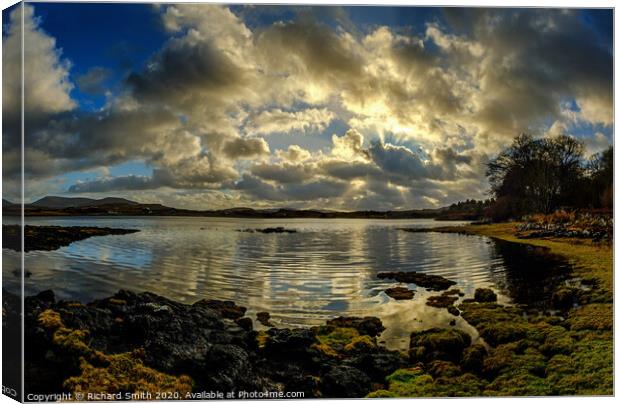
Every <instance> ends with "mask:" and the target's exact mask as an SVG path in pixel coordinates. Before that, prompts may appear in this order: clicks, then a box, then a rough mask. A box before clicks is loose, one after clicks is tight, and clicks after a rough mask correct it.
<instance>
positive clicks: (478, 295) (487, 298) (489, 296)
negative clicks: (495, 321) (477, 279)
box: [474, 288, 497, 303]
mask: <svg viewBox="0 0 620 404" xmlns="http://www.w3.org/2000/svg"><path fill="white" fill-rule="evenodd" d="M474 300H475V301H477V302H479V303H492V302H496V301H497V295H496V294H495V292H493V291H492V290H491V289H485V288H478V289H476V291H475V292H474Z"/></svg>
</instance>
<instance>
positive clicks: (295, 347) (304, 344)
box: [265, 328, 317, 357]
mask: <svg viewBox="0 0 620 404" xmlns="http://www.w3.org/2000/svg"><path fill="white" fill-rule="evenodd" d="M267 334H268V335H269V339H267V342H266V343H265V354H266V355H267V356H283V357H286V356H289V355H291V356H294V355H303V356H305V355H307V354H308V349H309V348H310V346H311V345H312V344H314V343H315V342H317V340H316V337H315V335H314V332H313V331H312V330H311V329H308V328H293V329H288V328H283V329H278V328H271V329H269V330H268V331H267Z"/></svg>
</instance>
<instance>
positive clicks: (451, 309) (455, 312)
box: [447, 306, 461, 321]
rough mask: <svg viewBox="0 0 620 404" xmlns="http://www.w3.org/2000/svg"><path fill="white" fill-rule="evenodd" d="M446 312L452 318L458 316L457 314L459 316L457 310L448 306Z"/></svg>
mask: <svg viewBox="0 0 620 404" xmlns="http://www.w3.org/2000/svg"><path fill="white" fill-rule="evenodd" d="M447 310H448V313H450V314H452V315H453V316H458V315H459V314H461V312H460V311H459V309H457V308H456V307H454V306H448V308H447ZM452 321H454V320H452Z"/></svg>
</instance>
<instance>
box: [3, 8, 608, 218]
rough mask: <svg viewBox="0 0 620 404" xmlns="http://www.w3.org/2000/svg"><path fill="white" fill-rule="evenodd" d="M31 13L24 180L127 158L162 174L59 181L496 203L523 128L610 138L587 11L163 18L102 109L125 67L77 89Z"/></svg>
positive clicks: (9, 113) (603, 48)
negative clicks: (504, 160) (407, 21)
mask: <svg viewBox="0 0 620 404" xmlns="http://www.w3.org/2000/svg"><path fill="white" fill-rule="evenodd" d="M25 10H26V13H27V15H26V16H25V17H26V27H25V28H26V32H27V34H28V38H33V40H28V41H27V50H26V57H27V59H28V63H26V68H27V72H26V76H27V78H28V77H32V79H33V80H34V81H33V83H35V84H36V85H28V86H26V89H27V91H30V93H28V94H27V103H26V104H27V105H26V108H27V110H26V113H27V115H28V117H29V119H28V122H27V125H28V127H27V131H26V136H27V137H26V143H27V149H26V153H25V158H26V161H27V166H26V170H27V171H26V172H27V175H28V176H29V178H31V179H32V180H33V181H39V182H45V181H48V183H50V184H51V182H52V181H56V182H54V183H55V184H56V183H57V182H58V180H59V179H61V178H63V175H64V174H66V173H70V172H76V171H92V170H99V169H101V168H102V167H103V168H108V167H113V166H114V165H117V164H122V163H124V162H127V161H140V162H142V163H143V164H145V165H146V166H147V167H149V168H151V169H152V170H153V174H152V175H150V176H141V175H135V174H134V175H131V174H129V175H125V176H120V177H109V176H102V177H99V178H94V179H91V180H89V181H82V182H79V183H75V184H71V186H69V187H68V188H67V184H64V185H63V186H64V187H65V188H64V189H68V190H69V192H72V193H98V192H101V193H113V192H117V191H123V192H125V193H128V194H132V193H134V194H132V195H138V196H139V197H140V198H142V199H143V200H153V198H158V200H162V201H163V200H166V201H171V202H175V201H176V202H179V203H182V204H191V203H204V202H205V201H209V203H215V204H222V205H226V206H230V205H231V204H233V205H241V204H247V205H252V204H255V205H260V206H269V205H270V204H271V205H287V206H298V207H303V206H312V205H315V206H316V205H317V204H320V205H321V206H324V207H331V208H341V209H350V208H351V207H355V208H368V209H372V208H383V209H387V208H411V207H428V206H439V205H442V204H449V203H452V202H454V201H456V200H458V199H460V198H472V197H484V196H485V189H486V187H487V184H486V180H485V177H484V164H485V162H486V161H488V159H489V158H490V157H491V156H493V155H494V153H496V152H497V151H498V150H500V149H501V148H502V147H505V146H506V145H508V144H509V143H510V141H511V139H512V137H513V136H515V135H516V134H518V133H520V132H522V131H533V132H535V133H538V134H540V135H541V136H542V135H545V134H547V135H551V134H553V133H559V132H562V133H567V134H571V135H573V136H576V137H580V138H582V139H584V140H585V142H586V144H587V145H588V150H600V149H601V148H603V147H605V145H606V144H608V143H609V142H610V140H609V135H608V134H609V131H610V130H611V128H612V125H613V116H612V110H613V107H612V106H613V103H612V101H613V98H612V79H613V76H612V62H613V55H612V52H611V48H610V46H609V45H606V44H604V43H603V42H602V41H601V40H600V38H599V37H598V34H597V32H596V31H595V30H594V29H592V27H591V25H588V24H587V23H586V22H585V21H584V19H583V18H582V15H580V12H579V10H558V9H549V10H547V9H445V10H444V15H443V16H441V17H438V18H437V19H434V20H433V21H427V22H426V23H425V24H423V25H418V26H416V27H404V28H402V29H401V28H395V27H390V26H382V25H369V26H356V25H355V24H354V22H353V21H352V20H351V19H350V18H348V17H347V15H346V12H345V10H343V9H333V10H332V9H315V8H307V7H301V8H291V9H287V10H288V11H289V12H287V13H282V12H281V11H282V9H280V8H276V9H275V11H274V9H269V10H271V11H269V13H271V14H270V16H271V17H272V18H265V19H261V18H259V17H260V13H261V11H260V9H257V10H251V11H249V10H241V11H239V10H238V9H236V8H235V9H230V8H228V7H225V6H219V5H202V4H200V5H198V4H174V5H167V6H162V7H161V8H160V9H159V10H160V14H161V15H160V16H161V22H162V26H163V28H164V29H165V30H166V32H167V33H168V34H169V38H168V39H167V40H166V41H165V42H164V43H163V44H162V46H161V48H160V49H159V50H157V51H155V52H154V53H153V54H152V55H151V56H150V57H149V58H148V60H146V61H144V62H145V63H144V66H143V67H142V68H137V69H134V70H133V71H128V72H123V77H126V78H125V79H124V80H122V81H121V82H120V83H119V84H118V88H119V91H117V92H115V94H114V95H113V96H110V97H109V98H108V99H107V101H106V105H105V106H104V107H103V108H101V109H100V110H99V111H95V112H89V111H86V110H84V109H82V108H80V106H79V105H78V104H77V101H76V100H73V99H72V98H71V96H70V94H71V91H72V89H73V88H74V87H75V86H77V87H78V88H79V89H80V91H81V92H83V93H87V94H96V93H101V92H102V91H103V90H105V88H104V85H105V84H106V82H107V80H110V74H112V73H114V76H118V75H117V74H116V72H111V71H106V70H105V69H103V68H101V67H97V66H93V67H89V66H80V70H79V71H85V72H86V73H84V74H83V75H81V76H78V77H77V78H76V80H75V83H72V82H71V81H70V79H69V77H70V76H69V72H70V70H71V62H70V61H68V60H66V59H65V58H63V56H62V53H61V51H60V49H61V47H62V44H57V43H56V41H55V39H54V38H53V37H52V36H51V35H50V34H49V33H45V32H44V31H42V29H41V28H40V26H39V23H38V20H37V18H36V17H35V15H34V10H36V5H35V6H34V8H33V6H26V8H25ZM233 10H234V11H233ZM265 10H267V9H265ZM265 12H267V11H265ZM256 13H258V14H259V15H258V16H256V15H255V14H256ZM291 14H292V15H293V16H294V17H292V18H291V17H290V15H291ZM18 20H19V19H18V18H17V16H16V14H15V11H14V12H13V15H12V22H11V25H10V28H9V31H8V33H7V35H5V36H4V37H3V41H4V47H3V59H4V61H5V63H4V65H3V74H4V75H5V77H15V75H16V74H18V70H17V69H18V63H16V60H17V59H16V58H15V57H14V56H15V55H18V53H19V44H20V42H21V41H20V38H19V35H18V34H19V31H20V30H19V29H18V27H17V25H16V22H17V21H18ZM265 21H275V22H269V23H266V22H265ZM134 65H135V64H134ZM28 82H29V83H30V81H28ZM16 83H18V81H17V80H11V81H10V82H9V85H8V86H5V87H3V101H4V104H5V108H4V111H3V113H4V115H5V117H6V118H5V121H4V124H3V140H4V141H5V145H8V146H9V147H7V148H6V149H5V151H4V155H3V157H4V161H5V167H3V173H4V174H5V176H6V175H9V174H16V173H18V172H19V170H18V169H19V162H20V152H19V148H18V146H19V143H20V142H19V137H18V136H16V134H17V133H18V131H17V130H18V128H19V125H18V124H19V120H18V119H17V118H18V113H19V105H18V100H19V94H18V90H19V89H18V86H16V85H14V84H16ZM5 84H6V82H5ZM333 128H336V129H334V131H337V132H338V133H337V134H334V135H333V136H331V142H329V140H330V135H332V133H331V132H329V133H328V132H327V131H328V130H329V131H331V130H332V129H333ZM590 129H591V131H592V132H593V133H591V134H589V135H584V133H583V132H584V130H590ZM597 132H600V133H597ZM58 183H60V182H58ZM39 189H45V187H44V186H43V185H42V186H41V187H40V188H39ZM166 192H169V193H170V194H169V195H174V197H172V196H166V195H167V194H166ZM201 192H203V193H204V195H205V196H204V197H202V196H200V193H201ZM313 198H314V199H313ZM192 201H193V202H192ZM184 206H187V205H184Z"/></svg>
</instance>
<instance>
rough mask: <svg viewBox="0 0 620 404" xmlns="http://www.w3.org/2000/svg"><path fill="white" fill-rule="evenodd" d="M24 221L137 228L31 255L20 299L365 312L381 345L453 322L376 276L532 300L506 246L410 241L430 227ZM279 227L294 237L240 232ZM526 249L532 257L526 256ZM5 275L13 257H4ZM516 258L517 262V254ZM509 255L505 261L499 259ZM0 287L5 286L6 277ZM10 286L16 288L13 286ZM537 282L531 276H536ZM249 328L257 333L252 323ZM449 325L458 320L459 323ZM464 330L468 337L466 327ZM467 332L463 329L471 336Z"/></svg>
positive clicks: (276, 313)
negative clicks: (123, 299)
mask: <svg viewBox="0 0 620 404" xmlns="http://www.w3.org/2000/svg"><path fill="white" fill-rule="evenodd" d="M28 220H29V221H30V222H32V224H59V225H93V226H109V227H124V228H138V229H140V230H141V231H140V232H139V233H135V234H129V235H122V236H104V237H93V238H89V239H86V240H83V241H79V242H76V243H73V244H71V245H70V246H68V247H64V248H61V249H59V250H57V251H52V252H40V251H37V252H30V253H28V254H27V255H26V266H27V268H28V270H29V271H31V272H32V273H33V275H32V276H31V277H30V278H29V279H28V280H27V284H26V289H27V293H35V292H37V291H40V290H43V289H53V290H55V291H56V292H57V294H58V295H59V296H60V297H62V298H71V299H79V300H83V301H90V300H93V299H95V298H101V297H105V296H107V295H109V294H111V293H114V292H115V291H117V290H118V289H121V288H125V289H133V290H137V291H151V292H154V293H158V294H162V295H164V296H167V297H169V298H172V299H176V300H179V301H183V302H193V301H196V300H198V299H202V298H215V299H229V300H234V301H236V302H237V303H238V304H241V305H245V306H247V307H248V309H249V310H248V315H250V316H252V315H254V314H255V313H256V312H259V311H268V312H270V313H271V315H272V318H273V322H274V323H275V324H276V325H278V326H308V325H317V324H321V323H323V322H324V321H325V320H327V319H329V318H333V317H334V316H337V315H354V316H363V315H372V316H377V317H380V318H381V319H382V321H383V322H384V324H385V325H386V327H387V330H386V332H385V333H384V334H383V338H384V339H385V340H386V342H387V345H388V346H391V347H403V345H402V340H403V339H404V340H407V341H408V335H409V333H410V332H411V331H413V330H416V329H424V328H429V327H432V326H446V325H447V324H448V323H449V321H450V320H452V319H454V317H453V316H452V315H450V314H449V313H447V311H446V310H444V309H437V308H432V307H429V306H426V305H425V302H426V299H427V298H428V296H430V295H432V294H436V293H433V292H427V291H425V290H424V289H422V288H418V287H417V286H416V285H413V284H409V285H406V284H402V286H408V287H410V288H411V289H413V290H415V292H416V294H415V296H414V298H413V300H409V301H395V300H393V299H391V298H389V297H388V296H387V295H385V293H384V292H383V291H384V290H385V289H386V288H387V287H391V286H394V285H395V284H397V283H396V282H394V281H391V280H387V279H378V278H377V276H376V275H377V273H379V272H383V271H418V272H423V273H427V274H433V275H440V276H443V277H446V278H449V279H451V280H454V281H456V282H457V285H456V286H455V287H456V288H459V289H461V290H462V291H463V292H464V293H466V295H467V296H466V297H471V296H472V295H473V292H474V290H475V288H477V287H491V288H493V289H495V290H496V291H497V292H498V295H499V299H500V301H502V302H509V301H510V300H511V298H515V297H517V298H521V299H528V298H536V292H535V291H533V292H531V291H528V292H527V293H526V292H523V291H521V290H519V289H520V288H526V289H527V288H532V287H534V288H535V287H536V285H528V284H527V282H524V280H523V279H521V278H520V277H519V276H515V275H514V273H515V271H517V272H518V268H515V265H522V262H521V261H522V260H523V259H525V258H523V257H520V258H519V260H521V261H519V263H518V264H511V262H510V260H512V259H513V258H514V255H515V248H517V249H518V247H514V246H510V247H505V246H504V245H502V244H498V243H497V242H493V241H490V239H487V238H485V237H476V236H463V235H457V234H439V233H410V232H403V231H400V230H398V228H399V227H428V226H436V225H437V223H435V222H433V221H430V220H403V221H380V220H316V219H314V220H312V219H293V220H285V221H283V220H246V219H240V220H238V219H222V218H105V219H102V218H62V219H57V218H36V219H34V218H33V219H30V218H29V219H28ZM277 226H283V227H287V228H293V229H296V230H297V233H292V234H264V233H260V232H255V233H249V232H239V231H237V230H239V229H245V228H260V227H277ZM530 253H531V252H530ZM3 254H4V261H5V265H4V267H5V268H6V269H5V270H6V271H10V270H11V268H13V266H15V267H18V266H19V263H18V260H19V255H18V254H16V253H15V254H11V253H9V252H8V251H7V250H3ZM519 254H520V255H523V254H521V253H519ZM507 257H510V259H508V258H507ZM5 279H10V277H9V278H6V277H5ZM15 281H16V280H15ZM537 282H540V279H537ZM255 325H257V326H259V327H260V325H258V323H255ZM456 326H457V327H459V328H462V329H467V327H468V326H467V324H466V323H465V322H464V321H461V319H460V318H458V319H457V325H456ZM468 331H471V330H468ZM471 332H472V333H473V331H471Z"/></svg>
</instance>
